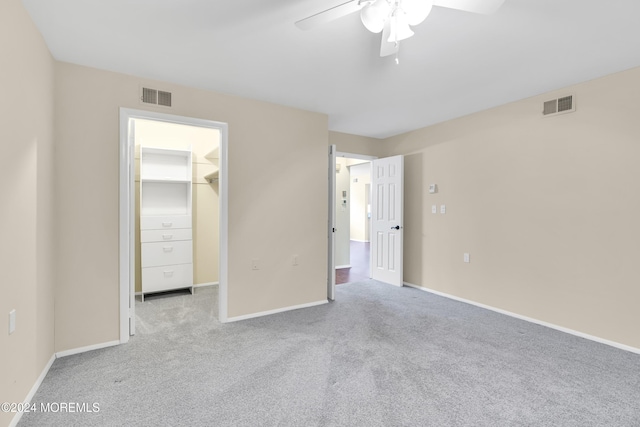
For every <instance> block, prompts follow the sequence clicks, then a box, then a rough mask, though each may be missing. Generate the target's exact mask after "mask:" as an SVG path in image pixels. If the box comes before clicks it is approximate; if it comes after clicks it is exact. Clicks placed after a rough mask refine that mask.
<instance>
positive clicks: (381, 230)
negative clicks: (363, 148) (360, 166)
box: [371, 156, 404, 286]
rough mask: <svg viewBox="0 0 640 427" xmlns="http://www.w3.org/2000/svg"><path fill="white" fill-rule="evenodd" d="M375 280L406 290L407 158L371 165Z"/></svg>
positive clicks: (373, 267) (384, 160) (395, 158)
mask: <svg viewBox="0 0 640 427" xmlns="http://www.w3.org/2000/svg"><path fill="white" fill-rule="evenodd" d="M371 193H372V194H371V228H372V233H371V277H372V278H373V279H375V280H379V281H381V282H385V283H390V284H392V285H395V286H402V283H403V281H402V262H403V258H402V236H403V232H404V230H403V221H402V219H403V196H404V157H403V156H394V157H387V158H383V159H377V160H373V161H372V162H371Z"/></svg>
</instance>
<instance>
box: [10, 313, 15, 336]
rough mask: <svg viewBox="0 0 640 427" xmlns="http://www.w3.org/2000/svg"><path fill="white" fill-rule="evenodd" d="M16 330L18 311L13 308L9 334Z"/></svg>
mask: <svg viewBox="0 0 640 427" xmlns="http://www.w3.org/2000/svg"><path fill="white" fill-rule="evenodd" d="M15 330H16V311H15V310H11V311H10V312H9V335H11V334H12V333H14V332H15Z"/></svg>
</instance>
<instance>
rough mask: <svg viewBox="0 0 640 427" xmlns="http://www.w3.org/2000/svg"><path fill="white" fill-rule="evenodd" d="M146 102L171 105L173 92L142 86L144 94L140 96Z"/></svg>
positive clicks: (165, 105)
mask: <svg viewBox="0 0 640 427" xmlns="http://www.w3.org/2000/svg"><path fill="white" fill-rule="evenodd" d="M140 99H141V100H142V102H143V103H144V104H152V105H161V106H164V107H171V92H164V91H161V90H157V89H150V88H148V87H143V88H142V96H141V97H140Z"/></svg>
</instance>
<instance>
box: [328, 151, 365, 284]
mask: <svg viewBox="0 0 640 427" xmlns="http://www.w3.org/2000/svg"><path fill="white" fill-rule="evenodd" d="M352 156H353V157H352ZM362 157H365V156H362ZM335 183H336V202H335V208H336V212H335V213H336V221H335V223H336V232H335V241H336V249H335V257H336V270H335V279H336V285H339V284H343V283H350V282H357V281H362V280H366V279H369V278H370V277H371V269H370V243H369V241H370V238H369V235H370V225H371V224H370V219H371V218H370V217H371V215H370V214H371V207H370V197H371V185H370V183H371V163H370V158H369V157H368V158H361V157H360V156H357V155H351V154H346V153H343V154H340V153H338V156H337V157H336V181H335Z"/></svg>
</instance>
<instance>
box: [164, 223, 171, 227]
mask: <svg viewBox="0 0 640 427" xmlns="http://www.w3.org/2000/svg"><path fill="white" fill-rule="evenodd" d="M172 225H173V222H163V223H162V226H163V227H171V226H172Z"/></svg>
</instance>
